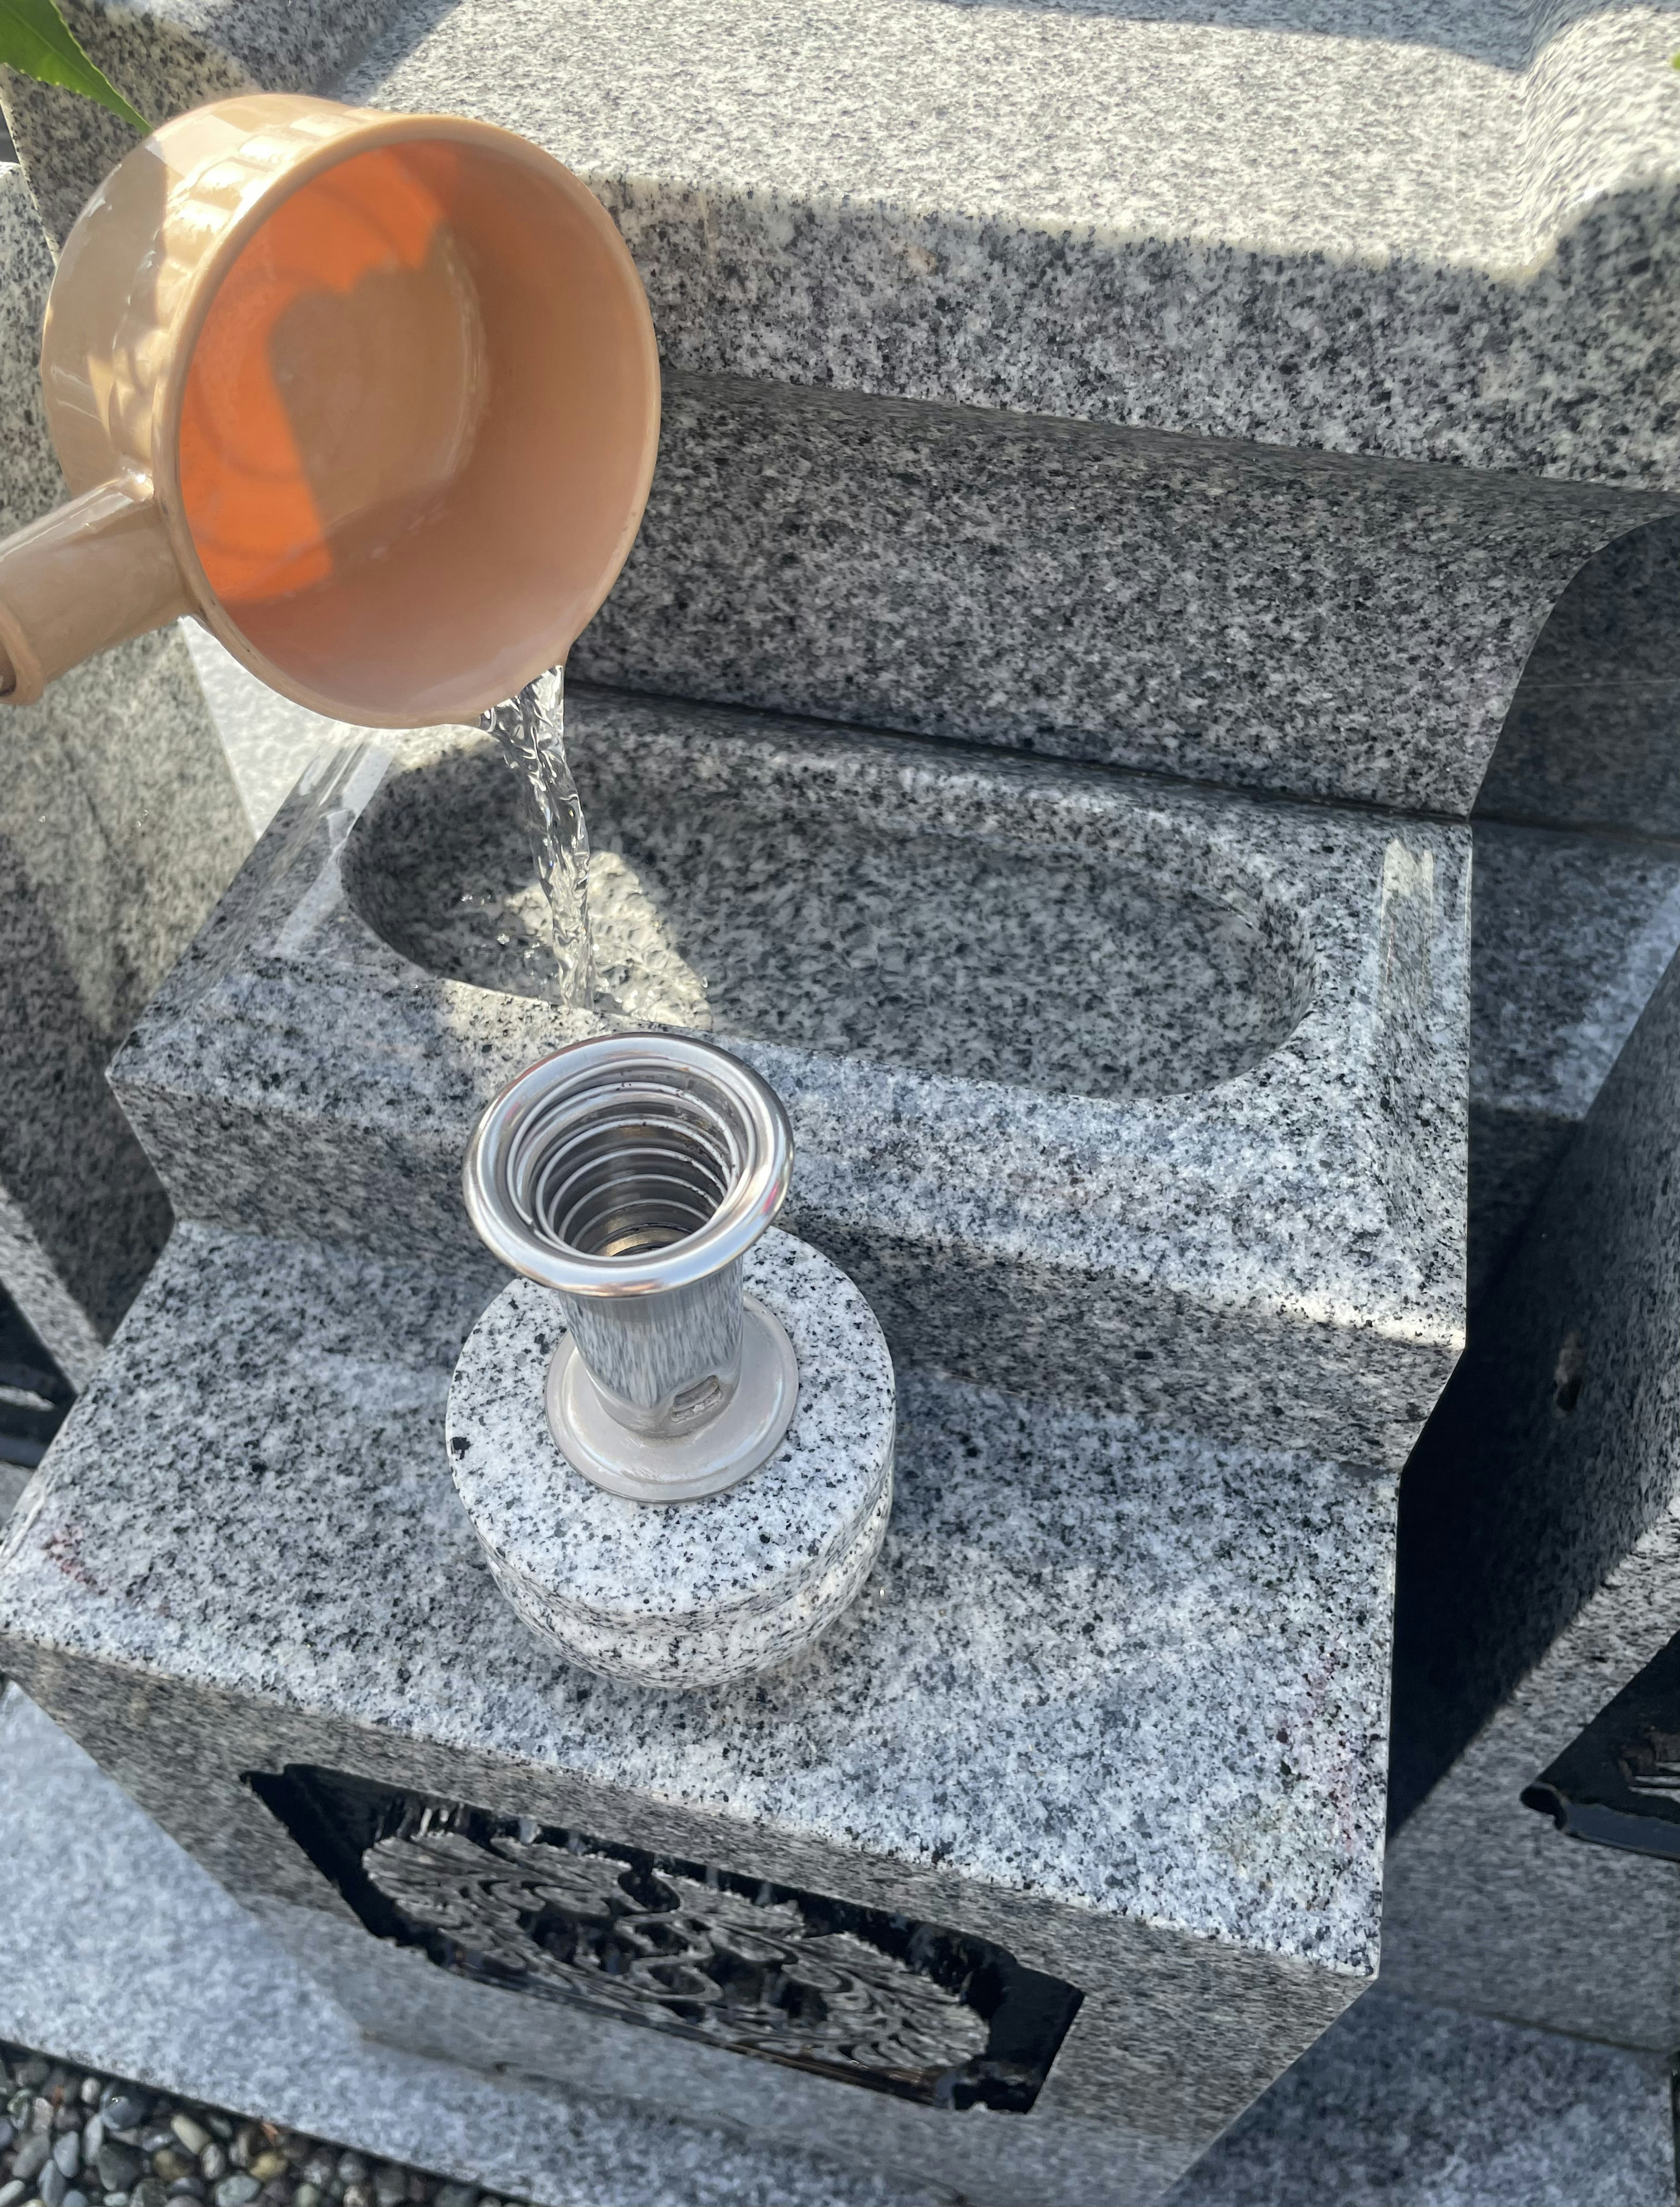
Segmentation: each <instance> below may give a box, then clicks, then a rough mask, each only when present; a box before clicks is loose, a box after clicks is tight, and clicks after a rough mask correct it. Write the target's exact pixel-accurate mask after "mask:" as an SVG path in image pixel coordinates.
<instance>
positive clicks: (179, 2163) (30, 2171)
mask: <svg viewBox="0 0 1680 2207" xmlns="http://www.w3.org/2000/svg"><path fill="white" fill-rule="evenodd" d="M199 2203H204V2207H518V2203H515V2202H508V2203H504V2202H503V2201H502V2200H501V2199H500V2198H497V2197H495V2196H493V2195H492V2194H491V2193H488V2192H480V2191H479V2190H478V2188H477V2186H475V2185H471V2184H457V2183H454V2182H452V2181H449V2180H444V2179H441V2178H439V2177H437V2176H435V2175H430V2174H426V2173H425V2172H423V2171H421V2170H420V2169H416V2168H400V2167H398V2165H397V2164H396V2163H395V2162H383V2161H382V2162H374V2161H371V2160H369V2159H368V2157H367V2156H365V2155H363V2154H360V2153H357V2152H356V2151H355V2150H354V2149H353V2148H350V2147H344V2146H339V2145H336V2144H329V2143H327V2142H326V2141H325V2140H323V2139H320V2138H304V2137H302V2136H301V2135H300V2134H299V2133H298V2132H296V2131H289V2130H286V2129H284V2128H283V2127H282V2126H280V2125H278V2124H277V2123H265V2122H255V2121H253V2120H251V2119H250V2118H249V2117H248V2116H242V2115H234V2114H227V2113H226V2112H224V2110H223V2109H221V2108H206V2107H201V2106H199V2105H197V2104H196V2103H194V2102H187V2101H184V2100H181V2099H177V2098H176V2097H175V2096H174V2095H173V2094H171V2093H166V2092H154V2091H152V2090H150V2089H149V2088H148V2087H146V2086H144V2085H140V2084H133V2083H131V2082H130V2081H129V2079H128V2078H121V2077H101V2076H99V2075H96V2074H90V2073H89V2072H87V2071H86V2070H84V2069H82V2068H81V2067H80V2066H76V2065H74V2064H72V2063H69V2062H64V2061H53V2060H49V2059H48V2057H47V2056H46V2055H45V2054H34V2053H32V2052H31V2051H30V2050H29V2049H27V2047H21V2046H12V2045H9V2044H6V2043H3V2042H0V2207H199Z"/></svg>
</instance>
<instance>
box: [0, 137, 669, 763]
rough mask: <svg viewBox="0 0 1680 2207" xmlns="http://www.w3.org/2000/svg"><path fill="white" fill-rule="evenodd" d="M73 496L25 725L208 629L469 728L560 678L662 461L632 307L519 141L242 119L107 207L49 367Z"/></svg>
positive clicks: (47, 344)
mask: <svg viewBox="0 0 1680 2207" xmlns="http://www.w3.org/2000/svg"><path fill="white" fill-rule="evenodd" d="M41 381H42V385H43V387H44V390H45V400H46V418H47V422H48V426H49V428H51V434H52V440H53V442H54V444H55V445H56V446H57V449H58V456H59V458H60V460H61V461H62V462H63V468H64V473H65V475H67V477H68V478H69V485H70V488H71V490H72V492H73V493H75V495H74V496H73V497H72V499H71V500H70V502H69V504H68V505H63V506H60V507H59V508H58V509H57V511H56V512H53V513H50V514H48V515H47V516H46V517H45V519H43V520H41V521H39V522H37V523H34V524H33V526H32V527H30V528H28V529H23V530H21V531H20V532H19V534H17V535H15V536H13V537H11V538H9V540H8V541H5V542H4V543H3V544H0V697H3V699H4V700H5V701H6V702H9V703H15V704H23V703H31V702H33V700H34V699H35V698H36V697H39V695H40V692H41V688H42V685H43V684H45V683H46V682H48V681H51V679H52V678H53V676H54V675H56V674H60V673H63V671H64V670H65V669H66V668H67V667H74V666H75V665H76V664H77V663H78V662H79V661H81V660H83V659H85V658H87V656H88V655H90V654H91V653H93V652H96V651H101V650H104V649H106V648H107V647H108V646H109V645H111V644H114V643H121V642H122V641H123V639H124V638H126V637H132V636H138V635H140V634H141V633H142V632H143V631H146V630H147V629H152V628H158V627H160V626H161V625H163V624H164V623H165V622H167V621H170V620H174V619H176V617H177V616H178V615H180V614H182V613H196V614H197V615H198V616H199V618H200V619H201V620H203V621H204V623H205V624H206V626H207V627H209V628H210V629H211V630H212V631H213V632H214V633H215V634H216V635H217V636H218V637H220V638H221V640H222V642H223V643H224V644H226V645H227V647H228V649H230V651H232V652H233V653H234V654H235V655H236V657H238V658H239V659H240V660H242V661H243V662H244V664H245V665H246V666H247V667H249V668H250V669H251V670H252V672H253V673H255V674H258V675H260V677H261V678H262V679H263V680H264V681H265V682H266V683H268V684H269V685H271V686H272V688H274V689H276V690H278V691H282V692H283V693H284V695H285V696H286V697H293V698H296V700H297V701H298V703H300V704H304V705H308V706H310V707H312V708H313V709H314V710H315V711H316V712H318V713H324V714H326V715H329V716H330V717H332V718H333V719H337V720H344V721H356V722H362V723H366V724H368V725H370V726H374V727H427V726H428V725H430V724H432V723H433V722H442V721H472V720H474V719H475V718H476V717H477V715H478V714H479V713H480V712H481V711H482V710H483V709H484V708H485V707H487V706H488V705H492V704H493V703H496V702H497V701H498V700H499V699H501V698H505V697H511V695H512V694H513V693H514V691H517V690H518V689H519V688H520V687H521V686H522V685H523V684H524V683H526V682H529V681H531V680H533V679H535V676H536V675H538V674H539V673H541V672H542V670H543V669H544V668H545V667H551V666H553V665H555V664H557V663H558V662H559V661H563V660H564V659H565V655H566V652H567V650H568V649H570V647H571V643H572V642H573V641H574V639H575V638H576V637H577V634H578V632H579V631H580V630H581V629H582V628H583V625H584V624H585V623H586V622H587V621H588V620H589V617H590V615H591V614H592V613H594V612H595V608H596V607H598V606H599V605H600V603H601V600H602V599H603V598H604V597H605V596H606V595H607V591H608V590H609V589H611V587H612V585H613V581H614V579H615V578H616V577H617V575H618V572H619V568H620V567H621V566H622V565H623V564H624V560H625V556H626V554H627V553H628V552H629V550H630V547H631V542H632V541H634V538H635V535H636V531H637V527H638V525H639V523H640V522H641V517H642V509H643V505H644V503H645V501H646V499H647V494H648V485H649V479H650V478H651V475H652V473H653V465H654V457H655V449H656V447H657V445H658V440H659V360H658V355H657V351H656V350H655V342H654V332H653V324H652V321H651V320H650V318H649V313H648V304H647V300H646V298H645V296H643V290H642V285H641V282H640V279H639V278H638V277H637V273H636V269H635V266H634V265H633V263H632V262H631V258H630V254H628V252H627V251H626V250H625V245H624V242H623V241H622V240H621V239H620V237H619V234H618V232H617V230H615V229H614V228H613V224H612V222H611V221H610V219H609V218H608V217H607V213H606V212H605V210H604V209H603V208H602V207H601V205H600V203H599V201H598V200H595V198H594V197H593V196H592V194H590V193H589V192H588V191H587V190H586V189H585V188H584V187H583V185H582V184H581V183H580V182H578V180H577V177H576V176H573V175H572V174H571V170H568V169H565V168H563V167H562V166H561V165H560V164H559V162H558V161H555V160H553V159H551V158H549V156H548V155H547V154H546V153H542V152H541V151H540V150H539V149H538V148H537V147H535V146H532V145H529V143H527V142H526V141H524V140H523V139H522V138H517V137H515V136H514V135H511V133H510V132H508V131H505V130H498V129H494V128H493V127H492V126H491V125H489V124H487V123H473V122H467V121H463V120H457V119H456V118H453V117H447V116H413V115H385V114H379V113H376V112H374V111H371V110H366V109H358V108H350V107H343V106H339V105H337V104H335V103H334V102H332V101H330V100H324V99H302V98H296V97H292V96H290V95H278V94H276V95H270V94H250V95H247V96H242V97H240V98H238V99H224V100H218V101H216V102H215V103H214V104H213V105H210V106H207V107H201V108H198V109H196V110H194V111H193V112H192V113H190V114H187V115H183V116H181V117H177V119H176V121H174V122H173V123H165V124H164V127H163V128H162V129H159V130H158V131H156V132H154V134H153V135H152V136H151V137H149V138H148V139H146V141H145V142H144V143H143V144H142V145H140V146H138V147H135V151H134V152H133V153H130V154H129V156H128V158H126V159H125V160H124V161H123V162H122V164H120V165H119V166H118V167H117V169H116V170H113V171H112V173H111V176H108V177H107V178H106V180H105V183H104V184H103V185H102V186H101V187H100V188H99V191H98V192H97V193H96V194H94V196H93V199H92V200H90V201H89V202H88V205H87V207H86V208H85V210H84V211H83V212H82V214H81V218H80V220H79V221H78V222H77V224H76V226H75V230H72V232H71V233H70V236H69V241H68V242H67V243H66V245H65V248H64V251H63V255H62V257H61V259H60V261H59V266H58V273H57V278H56V280H55V282H54V284H53V286H52V294H51V300H50V302H49V304H48V308H47V315H46V326H45V336H44V338H43V341H42V346H41Z"/></svg>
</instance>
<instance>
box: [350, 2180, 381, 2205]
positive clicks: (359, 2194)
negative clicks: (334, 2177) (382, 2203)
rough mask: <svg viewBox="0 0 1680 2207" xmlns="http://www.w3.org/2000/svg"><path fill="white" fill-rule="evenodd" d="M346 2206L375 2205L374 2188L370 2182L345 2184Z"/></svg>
mask: <svg viewBox="0 0 1680 2207" xmlns="http://www.w3.org/2000/svg"><path fill="white" fill-rule="evenodd" d="M344 2207H374V2188H373V2186H371V2185H369V2184H347V2185H346V2186H344Z"/></svg>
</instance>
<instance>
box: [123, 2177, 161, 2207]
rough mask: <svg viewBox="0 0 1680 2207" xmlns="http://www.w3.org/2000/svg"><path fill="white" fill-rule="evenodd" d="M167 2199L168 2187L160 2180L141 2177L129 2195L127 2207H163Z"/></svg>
mask: <svg viewBox="0 0 1680 2207" xmlns="http://www.w3.org/2000/svg"><path fill="white" fill-rule="evenodd" d="M167 2198H169V2186H168V2185H167V2184H165V2183H164V2181H163V2180H162V2179H161V2178H159V2177H156V2176H145V2177H142V2178H141V2179H140V2182H139V2183H138V2184H137V2185H135V2188H134V2191H133V2192H132V2193H131V2194H130V2195H129V2207H164V2201H165V2200H166V2199H167Z"/></svg>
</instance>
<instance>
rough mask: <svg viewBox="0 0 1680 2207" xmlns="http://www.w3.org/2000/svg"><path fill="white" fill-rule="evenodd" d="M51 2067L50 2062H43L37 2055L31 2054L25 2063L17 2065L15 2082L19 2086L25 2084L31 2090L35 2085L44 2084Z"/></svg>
mask: <svg viewBox="0 0 1680 2207" xmlns="http://www.w3.org/2000/svg"><path fill="white" fill-rule="evenodd" d="M51 2066H52V2065H51V2062H47V2061H43V2060H42V2059H41V2057H40V2055H39V2054H31V2055H30V2057H29V2059H28V2060H27V2061H25V2062H22V2063H21V2064H20V2065H19V2067H18V2072H17V2081H18V2083H19V2084H27V2085H28V2086H29V2087H30V2089H31V2090H33V2089H34V2087H35V2086H36V2085H37V2084H45V2082H46V2080H47V2076H48V2072H50V2070H51Z"/></svg>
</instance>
